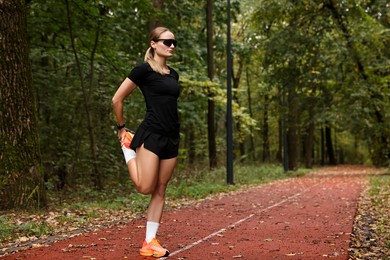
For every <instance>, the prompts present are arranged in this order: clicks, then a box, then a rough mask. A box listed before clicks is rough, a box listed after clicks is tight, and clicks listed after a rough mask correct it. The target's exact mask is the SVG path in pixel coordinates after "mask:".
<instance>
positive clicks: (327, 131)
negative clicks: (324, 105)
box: [325, 126, 336, 165]
mask: <svg viewBox="0 0 390 260" xmlns="http://www.w3.org/2000/svg"><path fill="white" fill-rule="evenodd" d="M325 141H326V151H327V154H328V158H329V164H330V165H336V158H335V156H334V150H333V142H332V134H331V130H330V127H329V126H326V127H325Z"/></svg>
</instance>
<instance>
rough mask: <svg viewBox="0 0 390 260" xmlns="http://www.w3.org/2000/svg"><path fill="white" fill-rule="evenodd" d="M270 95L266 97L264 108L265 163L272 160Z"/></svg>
mask: <svg viewBox="0 0 390 260" xmlns="http://www.w3.org/2000/svg"><path fill="white" fill-rule="evenodd" d="M268 104H269V97H268V94H265V95H264V106H263V131H262V134H263V162H267V161H269V159H270V151H269V125H268Z"/></svg>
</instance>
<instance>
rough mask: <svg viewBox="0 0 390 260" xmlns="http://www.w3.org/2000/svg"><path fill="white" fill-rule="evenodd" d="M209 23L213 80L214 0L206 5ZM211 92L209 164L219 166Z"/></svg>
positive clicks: (209, 61) (212, 77)
mask: <svg viewBox="0 0 390 260" xmlns="http://www.w3.org/2000/svg"><path fill="white" fill-rule="evenodd" d="M206 24H207V75H208V77H209V79H210V80H211V81H213V79H214V50H213V46H214V40H213V39H214V30H213V0H207V5H206ZM212 98H213V96H212V94H209V99H208V109H207V131H208V143H209V166H210V168H215V167H217V145H216V140H215V103H214V100H213V99H212Z"/></svg>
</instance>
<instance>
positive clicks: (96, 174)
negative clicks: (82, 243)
mask: <svg viewBox="0 0 390 260" xmlns="http://www.w3.org/2000/svg"><path fill="white" fill-rule="evenodd" d="M66 11H67V12H66V15H67V19H68V27H69V36H70V41H71V46H72V50H73V55H74V58H75V62H76V66H77V73H78V76H79V79H80V88H81V91H82V94H83V99H84V109H85V114H86V116H87V129H88V135H89V142H90V150H91V160H92V165H93V169H94V171H93V173H92V181H93V182H94V185H95V187H96V188H98V189H102V188H103V180H102V176H101V174H100V171H99V167H98V163H97V162H98V160H97V152H96V140H95V134H94V127H93V122H92V112H91V110H90V107H89V104H90V98H89V95H88V92H87V88H86V86H85V84H84V75H83V71H82V68H81V62H80V59H79V57H78V53H77V50H76V44H75V37H74V34H73V25H72V20H71V13H70V7H69V1H68V0H66Z"/></svg>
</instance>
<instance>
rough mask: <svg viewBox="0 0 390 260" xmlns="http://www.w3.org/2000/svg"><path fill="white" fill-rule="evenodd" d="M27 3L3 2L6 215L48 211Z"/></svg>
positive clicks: (0, 67) (1, 134) (1, 190)
mask: <svg viewBox="0 0 390 260" xmlns="http://www.w3.org/2000/svg"><path fill="white" fill-rule="evenodd" d="M23 3H24V2H23V1H19V0H0V84H1V85H0V144H1V147H0V149H1V150H0V210H5V209H19V208H30V207H31V208H40V207H44V206H46V192H45V185H44V176H43V169H42V167H41V153H40V147H39V135H38V126H37V110H36V100H35V95H34V91H33V87H32V75H31V66H30V61H29V45H28V41H27V39H28V37H27V23H26V7H25V6H24V5H23Z"/></svg>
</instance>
